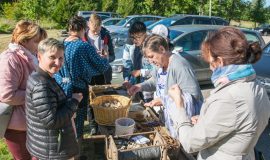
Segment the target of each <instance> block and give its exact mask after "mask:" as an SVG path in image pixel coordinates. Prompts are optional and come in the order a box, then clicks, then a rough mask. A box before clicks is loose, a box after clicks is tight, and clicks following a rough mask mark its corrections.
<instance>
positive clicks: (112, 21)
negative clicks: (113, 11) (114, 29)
mask: <svg viewBox="0 0 270 160" xmlns="http://www.w3.org/2000/svg"><path fill="white" fill-rule="evenodd" d="M122 19H123V18H107V19H104V20H103V21H102V25H103V26H110V25H115V24H116V23H118V22H119V21H121V20H122Z"/></svg>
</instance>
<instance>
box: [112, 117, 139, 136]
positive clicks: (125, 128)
mask: <svg viewBox="0 0 270 160" xmlns="http://www.w3.org/2000/svg"><path fill="white" fill-rule="evenodd" d="M134 128H135V121H134V120H133V119H131V118H118V119H117V120H115V135H127V134H133V132H134Z"/></svg>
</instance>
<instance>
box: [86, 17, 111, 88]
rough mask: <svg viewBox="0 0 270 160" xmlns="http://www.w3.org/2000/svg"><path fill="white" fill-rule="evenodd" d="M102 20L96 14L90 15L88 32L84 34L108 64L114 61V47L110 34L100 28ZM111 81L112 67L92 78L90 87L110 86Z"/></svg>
mask: <svg viewBox="0 0 270 160" xmlns="http://www.w3.org/2000/svg"><path fill="white" fill-rule="evenodd" d="M101 24H102V19H101V17H100V16H99V15H97V14H91V16H90V18H89V22H88V27H89V29H88V31H87V32H86V39H87V41H88V42H89V43H90V44H91V45H92V46H93V47H94V48H95V49H96V51H97V53H98V54H99V55H100V56H101V57H105V58H107V59H108V61H109V62H113V61H114V59H115V54H114V47H113V44H112V39H111V36H110V32H109V31H108V30H107V29H106V28H104V27H102V26H101ZM111 80H112V67H111V66H110V67H109V68H108V70H107V71H106V72H105V73H104V74H103V73H100V75H97V76H95V77H93V78H92V82H91V83H92V85H103V84H111Z"/></svg>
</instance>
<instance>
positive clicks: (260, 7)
mask: <svg viewBox="0 0 270 160" xmlns="http://www.w3.org/2000/svg"><path fill="white" fill-rule="evenodd" d="M264 5H265V0H253V1H252V7H251V12H250V18H251V20H252V21H254V22H255V26H256V23H265V21H266V12H267V11H266V9H265V8H264Z"/></svg>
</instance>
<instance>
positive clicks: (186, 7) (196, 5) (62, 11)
mask: <svg viewBox="0 0 270 160" xmlns="http://www.w3.org/2000/svg"><path fill="white" fill-rule="evenodd" d="M209 2H210V0H162V1H161V0H46V1H44V0H17V1H14V2H13V3H4V4H2V8H3V14H4V16H5V17H6V18H8V19H13V20H19V19H31V20H35V21H37V22H41V21H44V20H45V21H52V22H56V24H57V26H58V27H64V26H66V25H67V23H68V20H69V19H70V18H71V17H72V16H74V15H75V14H76V13H77V12H78V11H80V10H81V11H83V10H89V11H90V10H92V11H110V12H117V13H118V14H121V15H123V16H127V15H132V14H153V15H161V16H171V15H174V14H200V15H209V8H210V7H209V6H210V4H209ZM211 2H212V3H211V8H212V10H211V15H212V16H220V17H223V18H225V19H227V20H229V21H230V20H231V19H234V20H237V21H240V20H247V21H249V20H253V21H255V22H257V23H264V22H267V21H269V19H270V9H269V8H264V4H265V0H252V3H251V2H250V1H247V0H211ZM0 9H1V7H0Z"/></svg>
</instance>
